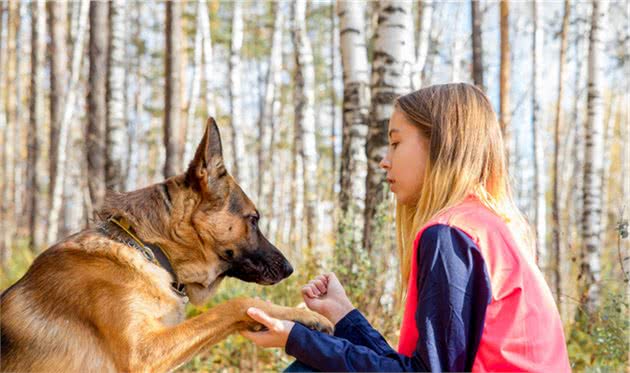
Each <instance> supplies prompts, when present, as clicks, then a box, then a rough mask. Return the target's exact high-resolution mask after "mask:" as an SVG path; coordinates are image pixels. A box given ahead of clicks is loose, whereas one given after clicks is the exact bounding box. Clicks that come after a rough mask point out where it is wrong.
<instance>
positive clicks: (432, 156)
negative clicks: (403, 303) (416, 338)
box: [395, 83, 533, 299]
mask: <svg viewBox="0 0 630 373" xmlns="http://www.w3.org/2000/svg"><path fill="white" fill-rule="evenodd" d="M395 109H396V110H399V111H400V112H401V113H402V114H403V115H405V117H406V119H407V120H409V122H411V123H412V124H413V125H415V126H416V127H417V128H418V129H419V130H420V132H421V134H422V135H424V136H425V137H426V138H428V139H429V142H430V146H429V159H428V162H427V166H426V170H425V175H424V183H423V187H422V190H421V191H420V192H419V195H418V200H417V204H416V205H415V206H409V205H403V204H400V203H398V204H397V206H396V236H397V244H398V255H399V258H400V269H401V270H400V273H401V278H400V280H401V284H400V285H401V286H400V287H399V289H400V293H399V297H400V298H399V299H402V297H404V294H405V292H406V290H407V284H408V281H409V273H410V271H411V261H412V253H413V250H414V248H413V241H414V239H415V236H416V234H417V233H418V231H419V230H420V229H421V228H422V227H423V226H424V225H425V224H426V223H427V222H428V221H429V220H430V219H431V218H432V217H434V216H435V215H437V214H439V213H440V212H442V211H444V210H446V209H448V208H449V207H452V206H454V205H456V204H457V203H459V202H461V201H462V200H463V199H464V198H465V197H466V196H467V195H469V194H470V193H474V194H475V195H476V196H477V198H478V199H479V200H480V201H481V202H482V203H483V204H484V205H485V206H486V207H487V208H489V209H490V210H492V211H493V212H494V213H496V214H497V215H499V216H501V217H502V218H503V219H504V220H505V221H506V223H510V222H512V223H516V224H510V226H513V227H518V229H520V230H521V231H520V232H514V231H513V233H515V234H518V235H519V236H520V237H523V238H524V239H525V240H526V242H525V244H526V245H529V246H530V247H533V242H532V235H531V234H530V232H529V225H528V224H527V221H526V220H525V218H524V216H523V214H522V213H521V212H520V211H519V210H518V208H517V207H516V205H515V203H514V201H513V199H512V195H511V191H510V185H509V177H508V170H507V165H506V156H505V149H504V144H503V137H502V133H501V127H500V126H499V123H498V121H497V118H496V115H495V113H494V111H493V110H492V105H491V104H490V101H489V100H488V97H486V95H485V94H484V93H483V92H482V91H481V90H480V89H479V88H477V87H475V86H473V85H470V84H466V83H456V84H443V85H433V86H429V87H426V88H422V89H420V90H417V91H415V92H412V93H409V94H407V95H404V96H400V97H398V98H397V99H396V101H395ZM513 229H514V228H513Z"/></svg>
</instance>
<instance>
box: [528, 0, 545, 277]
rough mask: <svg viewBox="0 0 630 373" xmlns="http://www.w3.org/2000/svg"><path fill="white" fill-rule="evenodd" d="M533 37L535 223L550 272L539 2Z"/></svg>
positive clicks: (540, 253)
mask: <svg viewBox="0 0 630 373" xmlns="http://www.w3.org/2000/svg"><path fill="white" fill-rule="evenodd" d="M531 5H532V18H533V25H534V35H533V43H532V56H533V61H532V74H533V77H532V131H533V132H532V137H533V139H534V144H533V145H534V149H533V154H534V206H535V208H534V211H535V214H534V216H535V217H534V220H535V225H536V258H537V259H538V263H539V266H540V267H541V268H542V269H543V270H544V271H547V270H548V264H549V261H548V260H549V258H548V253H547V246H546V237H547V228H546V227H547V224H546V220H545V217H546V216H547V211H546V205H547V204H546V202H545V161H544V146H543V142H544V121H543V118H542V108H541V105H540V97H542V91H541V88H542V70H541V67H542V48H543V34H542V28H541V27H540V25H539V19H538V1H537V0H536V1H532V3H531Z"/></svg>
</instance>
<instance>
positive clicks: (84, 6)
mask: <svg viewBox="0 0 630 373" xmlns="http://www.w3.org/2000/svg"><path fill="white" fill-rule="evenodd" d="M89 9H90V4H89V1H87V0H83V1H81V7H80V12H79V21H78V26H77V27H78V30H77V32H76V43H75V44H74V46H73V50H72V67H71V69H72V70H71V72H70V81H69V82H68V89H67V90H66V92H67V93H68V96H67V97H66V100H65V108H64V111H63V117H62V120H61V126H60V127H59V151H58V153H57V154H58V160H57V165H58V170H57V176H56V177H55V180H54V183H55V184H54V185H55V186H54V190H55V193H54V195H53V199H52V205H51V208H50V215H49V217H48V231H47V233H46V241H47V243H48V245H51V244H52V243H54V241H55V240H56V239H57V225H58V221H59V212H60V210H61V199H62V198H61V197H62V195H63V190H62V182H63V179H64V175H65V173H66V166H67V162H66V154H67V152H66V148H67V145H68V137H69V136H68V134H69V133H70V126H71V124H72V115H73V114H74V109H75V100H76V94H77V84H78V81H79V73H80V70H81V62H82V56H83V42H84V39H85V33H86V32H85V31H86V27H87V19H88V14H89Z"/></svg>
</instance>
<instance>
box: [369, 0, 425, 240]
mask: <svg viewBox="0 0 630 373" xmlns="http://www.w3.org/2000/svg"><path fill="white" fill-rule="evenodd" d="M378 13H379V15H378V26H377V29H376V33H375V35H376V37H375V41H374V58H373V61H372V81H371V85H372V97H371V103H372V105H371V112H370V121H369V130H368V139H367V159H368V172H367V184H366V204H365V224H364V233H363V244H364V247H365V248H366V249H367V250H368V252H370V251H371V248H372V243H373V242H372V234H373V233H375V232H373V231H374V230H375V224H376V221H375V216H376V211H377V208H378V206H379V205H380V204H381V203H382V202H383V201H384V199H385V193H384V186H385V173H384V172H383V170H381V169H380V168H379V166H378V164H379V162H380V161H381V160H382V159H383V157H384V156H385V153H386V152H387V125H388V122H389V117H390V116H391V114H392V111H393V105H392V103H393V99H394V98H395V97H396V96H398V95H401V94H403V93H407V92H409V91H410V90H411V79H410V73H411V69H412V68H413V66H414V60H415V58H414V56H413V51H414V50H413V48H409V46H410V45H413V27H412V17H411V2H408V1H394V0H389V1H381V2H379V7H378Z"/></svg>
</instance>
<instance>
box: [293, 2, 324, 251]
mask: <svg viewBox="0 0 630 373" xmlns="http://www.w3.org/2000/svg"><path fill="white" fill-rule="evenodd" d="M293 16H294V18H293V22H294V23H293V29H292V35H293V45H294V47H295V67H296V69H295V71H296V76H295V92H294V94H295V123H296V129H297V134H298V137H299V140H300V141H299V143H298V145H299V146H298V153H299V154H300V158H302V160H303V174H302V182H303V185H304V191H303V192H304V197H303V198H304V212H305V217H306V241H307V245H308V247H311V248H312V247H314V245H315V239H316V237H317V232H318V224H317V214H316V211H315V209H316V204H317V184H316V182H317V145H316V141H315V107H314V105H315V68H314V66H313V51H312V48H311V42H310V40H309V39H308V34H307V32H306V0H297V1H296V2H294V3H293Z"/></svg>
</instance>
